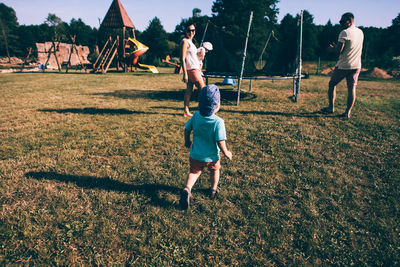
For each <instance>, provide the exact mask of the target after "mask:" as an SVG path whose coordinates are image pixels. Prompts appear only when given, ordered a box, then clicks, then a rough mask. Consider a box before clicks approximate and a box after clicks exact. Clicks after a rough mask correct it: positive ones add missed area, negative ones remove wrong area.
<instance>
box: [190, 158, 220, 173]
mask: <svg viewBox="0 0 400 267" xmlns="http://www.w3.org/2000/svg"><path fill="white" fill-rule="evenodd" d="M205 167H207V168H208V169H209V170H210V171H217V170H219V169H220V168H221V163H220V160H217V161H214V162H203V161H198V160H195V159H192V158H190V173H195V174H196V173H199V172H201V171H202V170H203V169H204V168H205Z"/></svg>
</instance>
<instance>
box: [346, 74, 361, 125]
mask: <svg viewBox="0 0 400 267" xmlns="http://www.w3.org/2000/svg"><path fill="white" fill-rule="evenodd" d="M359 74H360V70H359V69H358V70H355V71H354V72H351V73H350V74H349V75H348V76H347V77H346V79H347V109H346V112H345V113H343V116H345V117H347V118H350V115H351V110H352V109H353V106H354V103H355V102H356V88H357V81H358V76H359Z"/></svg>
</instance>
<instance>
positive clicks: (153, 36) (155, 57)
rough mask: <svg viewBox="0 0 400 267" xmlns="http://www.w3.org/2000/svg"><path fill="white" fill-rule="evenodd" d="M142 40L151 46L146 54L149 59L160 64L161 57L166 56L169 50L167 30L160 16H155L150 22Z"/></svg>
mask: <svg viewBox="0 0 400 267" xmlns="http://www.w3.org/2000/svg"><path fill="white" fill-rule="evenodd" d="M141 38H142V42H143V43H144V44H145V45H147V46H148V47H149V51H148V52H147V53H146V54H145V57H143V58H145V59H146V60H147V61H150V62H151V63H152V64H155V65H158V64H159V62H160V61H161V58H163V57H165V56H166V55H167V54H168V53H169V51H168V37H167V32H166V31H165V30H164V27H163V26H162V25H161V21H160V19H159V18H157V17H154V19H152V20H151V21H150V23H149V26H148V27H147V28H146V30H145V31H144V32H143V33H142V35H141Z"/></svg>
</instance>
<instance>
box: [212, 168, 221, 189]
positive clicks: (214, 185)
mask: <svg viewBox="0 0 400 267" xmlns="http://www.w3.org/2000/svg"><path fill="white" fill-rule="evenodd" d="M219 173H220V172H219V169H218V170H210V184H211V190H217V188H218V182H219Z"/></svg>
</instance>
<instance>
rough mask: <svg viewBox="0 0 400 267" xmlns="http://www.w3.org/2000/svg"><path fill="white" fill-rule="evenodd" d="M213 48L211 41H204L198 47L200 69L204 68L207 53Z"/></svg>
mask: <svg viewBox="0 0 400 267" xmlns="http://www.w3.org/2000/svg"><path fill="white" fill-rule="evenodd" d="M211 50H213V45H212V43H210V42H204V43H203V44H202V45H201V46H200V47H199V48H198V49H197V57H198V58H199V61H200V71H201V70H202V69H203V60H204V58H205V57H206V53H207V52H208V51H211Z"/></svg>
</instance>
